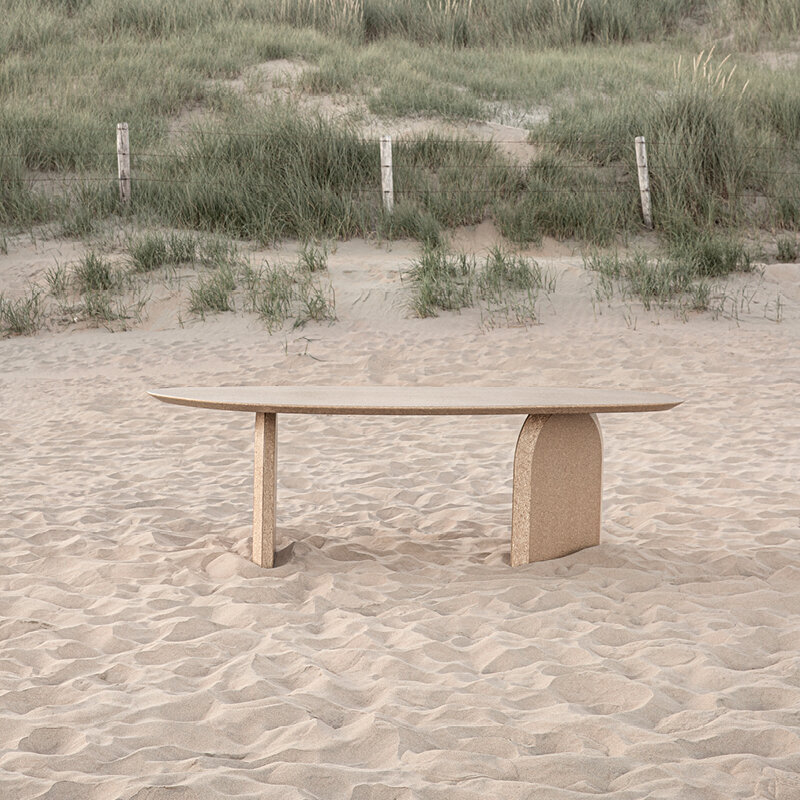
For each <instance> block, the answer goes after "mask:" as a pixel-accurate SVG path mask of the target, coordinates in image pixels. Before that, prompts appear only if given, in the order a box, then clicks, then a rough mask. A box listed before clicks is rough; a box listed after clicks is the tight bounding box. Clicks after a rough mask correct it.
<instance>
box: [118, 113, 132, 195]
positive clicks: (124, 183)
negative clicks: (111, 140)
mask: <svg viewBox="0 0 800 800" xmlns="http://www.w3.org/2000/svg"><path fill="white" fill-rule="evenodd" d="M117 170H118V171H119V199H120V200H121V201H122V202H123V203H124V204H126V205H127V204H128V203H129V202H130V200H131V147H130V140H129V138H128V123H127V122H119V123H117Z"/></svg>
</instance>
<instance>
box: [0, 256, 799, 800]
mask: <svg viewBox="0 0 800 800" xmlns="http://www.w3.org/2000/svg"><path fill="white" fill-rule="evenodd" d="M337 257H338V256H337ZM383 258H385V259H389V260H388V261H387V262H386V263H387V270H391V269H395V268H396V267H397V263H396V260H395V261H394V262H393V261H391V259H392V258H396V256H392V255H391V254H389V255H388V256H387V255H385V254H384V256H383ZM331 265H332V266H331V270H332V273H333V276H334V280H335V281H336V280H340V279H341V280H343V278H341V273H340V269H344V266H345V265H340V264H338V263H337V261H336V259H332V261H331ZM374 277H375V280H376V289H375V291H376V292H378V293H379V294H378V297H379V298H383V299H379V300H378V301H374V295H372V298H373V299H372V300H369V301H368V302H365V303H362V304H361V307H363V308H365V309H367V310H366V311H363V312H362V311H359V312H358V313H356V312H353V313H345V312H344V311H343V313H342V320H341V321H340V322H339V323H337V324H336V325H334V326H331V327H313V328H308V329H306V330H305V331H304V332H303V333H302V336H304V337H306V338H301V334H299V333H297V332H295V333H293V334H286V335H284V334H279V335H275V336H272V337H270V336H269V335H267V334H266V333H265V332H264V331H263V330H261V329H260V328H259V327H258V325H257V324H256V323H255V321H254V320H250V319H243V318H237V317H233V316H230V315H228V316H225V317H221V318H218V319H215V320H211V321H209V322H207V323H205V324H197V325H194V326H190V327H187V328H184V329H179V328H173V329H163V330H157V329H153V330H136V331H132V332H129V333H122V334H109V333H106V332H104V331H86V332H78V333H64V334H57V335H50V334H48V335H41V336H38V337H34V338H24V339H13V340H6V341H2V342H0V364H1V365H2V371H1V372H0V397H1V398H2V405H1V406H0V407H1V408H2V416H1V417H0V441H2V459H0V486H2V498H3V499H2V504H0V544H1V545H2V550H3V558H2V561H0V588H2V594H0V604H1V607H2V619H0V797H3V798H20V799H23V798H47V800H72V799H73V798H75V800H78V799H80V800H117V799H118V798H122V799H124V800H129V799H130V798H137V800H206V798H229V797H236V798H240V797H241V798H253V799H255V798H275V800H293V799H294V798H320V800H340V799H341V800H389V799H390V798H393V799H395V800H410V799H411V798H424V800H429V799H430V800H434V799H438V798H447V800H479V799H480V800H485V798H488V797H493V798H502V799H503V800H506V799H508V800H517V799H519V800H522V799H523V798H524V799H526V800H527V799H528V798H540V797H541V798H547V800H576V798H581V797H586V796H599V797H603V798H613V799H614V800H640V799H641V798H652V799H653V800H660V799H661V798H675V799H676V800H677V798H680V799H681V800H695V799H696V800H734V799H738V798H741V800H745V798H769V799H770V800H795V798H798V797H800V778H798V774H800V720H799V719H798V714H797V709H798V708H799V707H800V672H798V646H799V645H800V548H799V547H798V544H799V542H800V523H799V521H798V509H800V482H799V481H798V474H800V471H799V470H798V463H799V462H800V445H799V444H798V442H800V422H798V410H799V409H798V382H799V381H800V359H799V358H798V331H799V327H798V314H797V307H796V304H793V303H791V302H790V303H788V304H787V307H786V310H785V319H784V321H783V322H782V323H781V324H775V323H771V322H768V321H767V320H765V319H763V317H761V318H760V317H759V316H758V314H754V315H753V316H752V317H747V318H743V319H742V320H741V321H740V324H739V326H737V325H735V324H734V323H732V322H731V321H729V320H717V321H715V322H714V321H711V320H710V319H706V318H701V319H695V320H692V321H691V322H690V323H688V324H684V323H682V322H680V321H678V320H676V319H674V318H672V317H671V316H670V315H669V314H663V315H661V317H660V318H659V319H657V320H654V319H652V318H651V317H648V316H644V315H642V316H640V318H639V322H638V324H637V325H636V327H635V328H634V327H632V326H631V327H629V326H628V325H626V322H625V319H624V315H623V313H622V312H620V311H619V310H616V311H614V310H612V311H608V312H606V313H604V314H603V315H602V316H599V317H597V318H595V316H594V315H593V314H592V310H591V306H590V304H589V302H588V299H586V296H585V295H584V297H583V300H582V301H581V302H582V303H583V305H580V303H579V302H578V301H577V300H574V301H572V300H569V298H568V296H567V295H565V297H566V298H567V299H562V300H559V299H558V297H556V299H555V300H554V306H553V307H551V308H550V310H549V311H547V313H544V314H543V324H542V325H540V326H537V327H534V328H529V329H521V328H512V329H507V328H497V329H492V330H488V331H485V330H484V331H482V330H481V329H480V327H479V324H478V323H479V319H478V317H477V316H476V315H475V314H474V313H470V314H464V315H463V316H460V317H452V316H451V317H443V318H440V319H433V320H413V319H404V318H403V315H402V312H401V310H399V309H400V307H399V306H398V305H397V303H396V302H395V301H396V297H394V296H392V291H396V286H395V289H394V290H392V289H391V287H392V286H394V285H395V282H394V278H391V279H390V278H387V279H386V280H385V281H383V282H382V281H380V280H379V277H380V276H374ZM779 277H780V276H779ZM356 278H357V279H358V280H362V279H363V280H367V279H366V278H364V276H363V275H358V276H355V277H354V279H353V280H356ZM574 279H575V286H576V287H579V286H580V283H581V277H580V275H578V274H577V272H576V273H575V276H574ZM776 280H777V278H776ZM568 285H569V283H568V282H567V283H565V284H564V286H565V287H566V286H568ZM387 287H389V288H387ZM351 289H352V292H353V296H354V297H357V296H358V291H360V290H358V291H357V290H356V288H355V287H354V285H351V284H347V285H343V286H342V297H346V296H348V291H351ZM565 291H566V289H565ZM575 291H576V293H577V292H578V288H576V289H575ZM792 291H794V289H793V285H787V288H786V294H787V296H789V297H791V292H792ZM380 292H388V294H385V295H381V294H380ZM576 296H577V294H576ZM371 303H372V305H371ZM559 303H561V305H559ZM346 307H347V306H346V304H343V305H342V308H343V309H344V308H346ZM354 307H357V306H354ZM387 309H395V311H394V312H392V313H389V311H388V310H387ZM655 322H657V323H658V324H654V323H655ZM326 382H330V383H353V384H355V383H385V384H436V385H458V384H490V385H491V384H495V385H502V384H513V383H519V384H528V383H530V384H542V385H560V384H561V385H595V386H601V387H629V388H633V389H642V390H655V391H659V390H661V391H667V392H671V393H675V394H677V395H679V396H683V397H686V398H687V399H688V400H689V401H690V402H687V403H686V404H685V405H683V406H681V407H679V408H677V409H675V410H673V411H670V412H666V413H658V414H643V415H616V416H614V415H606V416H604V417H603V418H602V419H601V424H602V426H603V431H604V437H605V459H606V460H605V480H604V488H605V491H604V525H603V534H602V544H601V546H600V547H597V548H593V549H590V550H585V551H583V552H580V553H577V554H575V555H573V556H569V557H567V558H563V559H560V560H557V561H551V562H546V563H541V564H533V565H528V566H526V567H523V568H519V569H515V570H512V569H511V568H510V567H508V565H507V562H508V549H509V525H510V502H511V461H512V456H513V448H514V443H515V440H516V436H517V433H518V430H519V426H520V424H521V422H522V419H521V418H520V419H517V418H496V419H495V418H491V419H490V418H465V419H454V418H403V419H401V418H378V417H374V418H369V417H368V418H357V417H297V418H289V417H281V418H280V419H279V426H280V432H279V436H280V450H279V516H278V533H279V548H280V549H281V557H282V564H281V566H279V567H277V568H276V569H274V570H271V571H264V570H261V569H260V568H258V567H256V566H255V565H253V564H252V563H250V562H249V561H248V560H247V553H248V549H249V544H250V539H249V536H250V513H251V501H252V498H251V491H252V490H251V480H252V473H251V470H252V455H251V452H252V451H251V448H252V432H251V425H252V420H251V419H250V416H249V415H246V414H243V415H238V414H226V413H223V412H212V411H202V410H195V409H185V408H177V407H170V406H166V405H163V404H159V403H156V402H154V401H151V400H149V399H148V398H147V397H146V396H145V394H144V393H145V390H146V389H148V388H153V387H158V386H170V385H172V386H175V385H201V384H209V385H212V384H237V383H254V384H257V383H296V384H302V383H326Z"/></svg>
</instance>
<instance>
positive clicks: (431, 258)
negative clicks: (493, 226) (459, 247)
mask: <svg viewBox="0 0 800 800" xmlns="http://www.w3.org/2000/svg"><path fill="white" fill-rule="evenodd" d="M403 279H404V281H405V282H406V283H407V284H408V286H409V299H408V303H409V307H410V309H411V311H412V312H413V313H414V314H415V316H418V317H435V316H438V313H439V312H440V311H460V310H461V309H463V308H470V307H472V306H475V305H479V306H480V307H481V310H482V312H483V313H484V314H485V315H486V317H487V318H488V319H489V320H490V321H493V320H495V319H496V318H498V317H504V318H505V319H506V320H507V321H513V322H515V323H519V324H528V323H532V322H535V321H536V319H537V310H536V307H537V302H538V299H539V294H540V292H544V293H545V294H550V293H552V292H554V291H555V287H556V277H555V275H554V274H553V273H552V272H550V271H549V270H546V269H543V268H542V267H541V266H540V265H539V264H537V263H536V262H535V261H534V260H532V259H528V258H525V257H523V256H519V255H515V254H513V253H508V252H506V251H504V250H502V249H501V248H497V247H496V248H493V249H492V250H491V251H490V252H489V253H488V254H487V255H486V256H485V258H484V259H483V260H482V261H480V260H479V259H477V258H476V257H475V256H474V255H468V254H466V253H450V252H449V251H447V250H446V249H444V248H441V247H438V248H437V247H428V248H425V249H424V251H423V253H422V255H421V256H420V258H419V259H417V260H415V261H412V263H411V266H410V267H409V268H408V269H407V270H406V271H405V273H404V274H403Z"/></svg>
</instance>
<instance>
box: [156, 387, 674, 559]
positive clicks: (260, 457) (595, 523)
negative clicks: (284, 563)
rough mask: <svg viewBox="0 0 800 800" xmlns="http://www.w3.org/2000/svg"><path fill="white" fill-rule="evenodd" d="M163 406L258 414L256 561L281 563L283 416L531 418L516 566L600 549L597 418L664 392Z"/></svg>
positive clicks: (313, 391) (359, 396)
mask: <svg viewBox="0 0 800 800" xmlns="http://www.w3.org/2000/svg"><path fill="white" fill-rule="evenodd" d="M150 395H152V396H153V397H155V398H157V399H158V400H163V401H164V402H165V403H175V404H177V405H184V406H197V407H200V408H216V409H220V410H223V411H249V412H251V413H255V415H256V431H255V472H254V481H253V484H254V487H253V488H254V492H253V561H254V562H255V563H256V564H259V565H261V566H262V567H271V566H272V565H273V564H274V561H275V510H276V506H275V501H276V494H277V480H276V478H277V452H278V450H277V415H278V414H389V415H399V416H408V415H428V414H456V415H475V414H482V415H498V414H525V415H527V418H526V420H525V423H524V424H523V426H522V430H521V431H520V434H519V439H518V440H517V448H516V452H515V454H514V486H513V495H512V514H511V565H512V566H519V565H520V564H527V563H529V562H531V561H545V560H547V559H550V558H558V557H560V556H564V555H567V554H568V553H573V552H575V551H576V550H582V549H583V548H584V547H591V546H592V545H596V544H599V543H600V515H601V492H602V462H603V442H602V437H601V434H600V425H599V423H598V421H597V416H596V415H597V414H600V413H607V412H623V411H664V410H666V409H669V408H673V407H674V406H676V405H678V404H679V403H680V402H681V401H680V400H678V399H677V398H675V397H670V396H669V395H665V394H651V393H646V392H627V391H612V390H606V389H568V388H533V387H530V388H527V387H514V388H511V387H472V386H470V387H467V386H450V387H430V386H414V387H400V386H225V387H216V388H212V387H193V386H192V387H180V388H172V389H159V390H157V391H154V392H150Z"/></svg>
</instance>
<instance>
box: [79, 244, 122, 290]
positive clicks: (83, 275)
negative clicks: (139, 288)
mask: <svg viewBox="0 0 800 800" xmlns="http://www.w3.org/2000/svg"><path fill="white" fill-rule="evenodd" d="M72 280H73V282H74V283H75V286H76V288H77V290H78V291H79V292H80V293H81V294H83V293H86V292H102V291H107V290H109V289H112V288H114V286H115V285H116V284H117V282H118V276H117V275H116V274H115V272H114V269H113V267H112V266H111V264H110V263H109V262H108V261H107V260H106V259H104V258H103V257H102V256H100V255H98V254H97V253H95V252H94V251H89V252H88V253H87V254H86V255H85V256H83V257H82V258H81V259H80V260H79V261H78V262H77V263H76V264H75V266H74V267H73V269H72Z"/></svg>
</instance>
